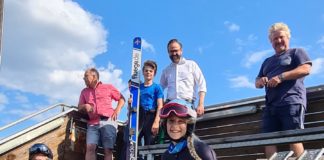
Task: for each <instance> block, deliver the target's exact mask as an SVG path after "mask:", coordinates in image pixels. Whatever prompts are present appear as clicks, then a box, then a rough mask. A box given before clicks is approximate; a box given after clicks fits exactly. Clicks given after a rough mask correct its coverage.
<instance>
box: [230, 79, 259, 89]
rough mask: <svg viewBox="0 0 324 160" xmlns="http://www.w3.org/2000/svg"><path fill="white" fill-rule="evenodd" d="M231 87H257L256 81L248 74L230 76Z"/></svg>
mask: <svg viewBox="0 0 324 160" xmlns="http://www.w3.org/2000/svg"><path fill="white" fill-rule="evenodd" d="M229 81H230V82H231V86H230V87H231V88H255V87H254V83H253V82H250V81H249V79H248V77H247V76H237V77H234V78H230V79H229Z"/></svg>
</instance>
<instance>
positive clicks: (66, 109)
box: [0, 103, 77, 145]
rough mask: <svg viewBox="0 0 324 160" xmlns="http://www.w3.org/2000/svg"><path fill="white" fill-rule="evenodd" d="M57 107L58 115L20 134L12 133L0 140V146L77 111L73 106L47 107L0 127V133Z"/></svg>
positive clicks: (60, 104)
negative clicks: (58, 109) (59, 109)
mask: <svg viewBox="0 0 324 160" xmlns="http://www.w3.org/2000/svg"><path fill="white" fill-rule="evenodd" d="M58 107H61V112H60V113H58V114H55V115H54V116H52V117H50V118H48V119H46V120H44V121H42V122H41V123H37V124H35V125H33V126H31V127H29V128H25V129H23V130H22V131H20V132H17V133H13V134H11V135H10V136H8V137H6V138H4V139H1V140H0V145H1V144H3V143H5V142H7V141H9V140H12V139H13V138H15V137H17V136H20V135H22V134H24V133H27V132H29V131H31V130H33V129H35V128H37V127H39V126H42V125H44V124H46V123H49V122H51V121H52V120H54V119H57V118H59V117H62V116H64V115H66V114H67V113H70V112H72V111H77V108H76V107H75V106H69V105H66V104H63V103H59V104H55V105H52V106H49V107H47V108H45V109H42V110H40V111H38V112H35V113H33V114H30V115H28V116H26V117H23V118H21V119H19V120H17V121H14V122H12V123H9V124H7V125H5V126H3V127H0V131H4V130H6V129H9V128H12V127H15V126H16V125H18V124H20V123H22V122H25V121H27V120H29V119H31V118H34V117H36V116H38V115H40V114H43V113H45V112H47V111H49V110H51V109H54V108H58Z"/></svg>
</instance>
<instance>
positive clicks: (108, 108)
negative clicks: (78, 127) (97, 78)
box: [79, 82, 122, 125]
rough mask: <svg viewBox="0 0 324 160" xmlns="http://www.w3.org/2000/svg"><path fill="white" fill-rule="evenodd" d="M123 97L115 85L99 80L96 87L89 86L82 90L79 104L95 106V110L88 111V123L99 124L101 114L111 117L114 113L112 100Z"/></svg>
mask: <svg viewBox="0 0 324 160" xmlns="http://www.w3.org/2000/svg"><path fill="white" fill-rule="evenodd" d="M121 97H122V96H121V94H120V92H119V91H118V90H117V89H116V88H115V87H114V86H113V85H110V84H103V83H101V82H99V83H98V84H97V86H96V88H95V89H93V88H89V87H87V88H84V89H83V90H82V91H81V95H80V99H79V105H81V104H90V105H91V106H93V112H91V113H88V115H89V121H88V124H90V125H91V124H99V117H100V116H106V117H111V115H112V114H113V113H114V111H115V110H114V109H113V108H112V100H115V101H119V99H120V98H121Z"/></svg>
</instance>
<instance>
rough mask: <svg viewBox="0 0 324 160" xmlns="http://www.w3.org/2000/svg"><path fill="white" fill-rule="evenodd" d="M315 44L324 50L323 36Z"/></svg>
mask: <svg viewBox="0 0 324 160" xmlns="http://www.w3.org/2000/svg"><path fill="white" fill-rule="evenodd" d="M317 44H320V45H321V47H322V48H324V36H322V37H321V39H319V40H318V41H317Z"/></svg>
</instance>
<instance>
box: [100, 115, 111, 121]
mask: <svg viewBox="0 0 324 160" xmlns="http://www.w3.org/2000/svg"><path fill="white" fill-rule="evenodd" d="M99 119H100V120H102V121H107V120H108V119H109V117H106V116H100V117H99Z"/></svg>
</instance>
